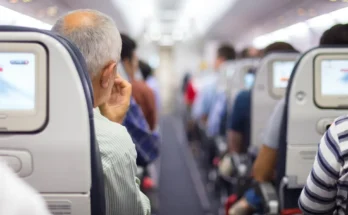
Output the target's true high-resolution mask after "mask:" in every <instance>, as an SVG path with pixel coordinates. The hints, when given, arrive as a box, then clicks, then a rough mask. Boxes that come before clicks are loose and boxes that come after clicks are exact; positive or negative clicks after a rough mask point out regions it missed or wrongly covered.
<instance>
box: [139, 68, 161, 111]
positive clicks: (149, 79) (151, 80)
mask: <svg viewBox="0 0 348 215" xmlns="http://www.w3.org/2000/svg"><path fill="white" fill-rule="evenodd" d="M139 67H140V72H141V74H142V75H143V78H144V80H145V82H146V84H147V85H148V86H149V87H150V88H151V89H152V91H153V92H154V94H155V100H156V110H157V116H158V115H159V112H160V111H161V94H160V86H159V83H158V81H157V80H156V78H155V76H154V74H153V69H152V68H151V67H150V65H148V64H147V63H145V62H143V61H139Z"/></svg>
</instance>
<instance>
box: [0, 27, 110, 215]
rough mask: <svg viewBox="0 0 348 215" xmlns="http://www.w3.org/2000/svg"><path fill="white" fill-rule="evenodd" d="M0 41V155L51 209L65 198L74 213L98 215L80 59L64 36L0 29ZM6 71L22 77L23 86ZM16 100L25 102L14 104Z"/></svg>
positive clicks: (88, 98)
mask: <svg viewBox="0 0 348 215" xmlns="http://www.w3.org/2000/svg"><path fill="white" fill-rule="evenodd" d="M0 41H1V42H0V55H4V56H5V55H6V57H7V58H1V57H0V81H6V83H9V85H7V89H6V90H7V94H6V95H5V96H7V97H6V99H3V100H1V99H0V135H2V136H3V137H2V138H0V157H4V158H5V160H6V159H10V160H9V161H10V164H11V165H12V168H13V169H14V170H15V171H16V172H17V174H18V175H19V176H20V177H23V178H24V179H25V180H26V181H27V182H28V183H29V184H30V185H31V186H33V187H34V188H35V189H36V190H38V191H39V192H41V193H43V194H42V195H43V196H44V197H45V199H46V200H47V203H48V206H49V207H51V206H52V207H51V209H52V208H54V207H55V206H56V205H57V204H58V203H57V201H60V200H64V201H63V203H62V204H66V202H67V204H69V205H68V206H69V207H70V208H72V211H70V212H71V214H72V215H75V214H91V212H92V213H93V214H101V215H104V214H105V195H104V183H103V182H104V178H103V173H102V166H101V159H100V152H99V148H98V144H97V143H96V137H95V131H94V123H93V101H94V98H93V89H92V84H91V81H90V78H89V76H88V74H87V67H86V63H85V60H84V58H83V56H82V54H81V53H80V51H79V50H78V48H77V47H76V46H75V45H74V44H73V43H71V42H70V41H69V40H67V39H65V38H64V37H62V36H60V35H57V34H55V33H53V32H50V31H46V30H39V29H34V28H26V27H16V26H0ZM29 57H30V58H29ZM6 59H9V60H6ZM2 61H3V62H2ZM8 62H10V63H8ZM19 67H20V69H17V68H19ZM17 70H18V71H17ZM7 71H12V72H11V73H14V72H22V73H23V75H25V81H26V82H18V81H19V79H17V78H16V76H14V75H11V73H9V72H7ZM24 72H25V73H24ZM22 79H23V78H22ZM22 79H21V80H22ZM25 87H27V88H28V89H29V88H30V89H31V91H33V92H34V94H33V95H34V96H32V97H30V95H29V96H28V95H27V94H28V91H26V88H25ZM3 95H4V94H2V96H3ZM0 96H1V95H0ZM19 96H22V97H24V96H26V97H27V100H28V102H27V104H23V103H20V105H19V102H18V100H19V99H18V98H19ZM0 98H1V97H0ZM4 100H5V102H7V103H4V102H3V101H4ZM21 101H22V100H21ZM23 101H24V100H23ZM1 102H3V103H1ZM32 104H33V105H32ZM5 105H7V106H6V107H7V108H5V109H4V108H2V106H5ZM18 107H20V108H18ZM25 117H26V118H25ZM12 118H13V121H11V119H12ZM23 119H26V120H23ZM16 120H17V121H16ZM19 120H20V121H19ZM23 121H24V122H25V123H23ZM32 122H36V123H39V124H33V123H32ZM28 125H31V127H30V126H28ZM38 125H40V126H38ZM9 133H10V134H11V135H8V134H9ZM76 158H78V159H76ZM15 161H16V162H17V163H16V162H15ZM34 166H35V168H34ZM51 170H52V171H51ZM29 176H30V177H29ZM47 181H49V182H50V183H45V182H47ZM64 193H68V194H69V195H65V194H64ZM52 210H54V209H52Z"/></svg>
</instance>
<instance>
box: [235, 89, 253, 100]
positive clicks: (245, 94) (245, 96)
mask: <svg viewBox="0 0 348 215" xmlns="http://www.w3.org/2000/svg"><path fill="white" fill-rule="evenodd" d="M250 98H251V91H250V90H242V91H240V92H239V93H238V95H237V100H239V101H248V100H249V99H250Z"/></svg>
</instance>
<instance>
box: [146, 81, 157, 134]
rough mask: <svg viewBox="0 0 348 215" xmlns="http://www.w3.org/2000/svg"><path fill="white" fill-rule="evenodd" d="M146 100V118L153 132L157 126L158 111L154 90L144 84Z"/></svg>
mask: <svg viewBox="0 0 348 215" xmlns="http://www.w3.org/2000/svg"><path fill="white" fill-rule="evenodd" d="M144 86H145V87H144V98H145V105H146V108H145V109H146V112H144V115H145V118H146V120H147V121H148V123H149V126H150V129H151V131H153V130H155V129H156V125H157V110H156V99H155V94H154V92H153V91H152V89H151V88H150V87H148V86H146V85H145V83H144Z"/></svg>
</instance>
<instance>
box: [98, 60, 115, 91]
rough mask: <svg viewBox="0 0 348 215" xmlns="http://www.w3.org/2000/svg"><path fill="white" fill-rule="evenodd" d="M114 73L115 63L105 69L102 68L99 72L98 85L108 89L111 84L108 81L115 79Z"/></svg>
mask: <svg viewBox="0 0 348 215" xmlns="http://www.w3.org/2000/svg"><path fill="white" fill-rule="evenodd" d="M115 73H116V63H115V62H110V63H109V64H108V65H107V66H106V67H104V69H103V71H102V72H101V77H100V85H101V87H102V88H108V87H109V84H110V83H112V82H111V81H110V79H114V78H115Z"/></svg>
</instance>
